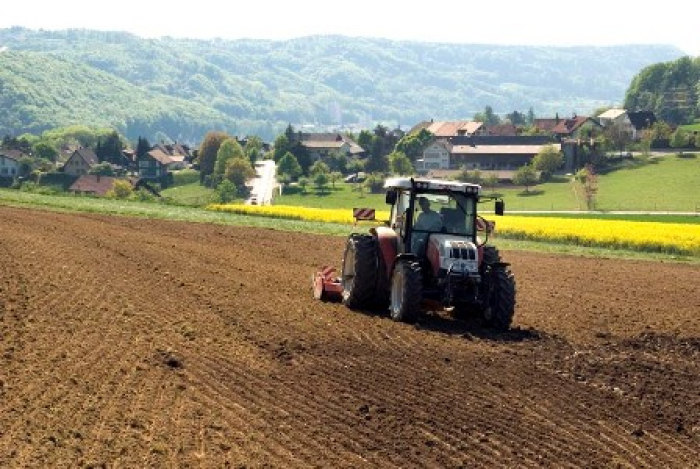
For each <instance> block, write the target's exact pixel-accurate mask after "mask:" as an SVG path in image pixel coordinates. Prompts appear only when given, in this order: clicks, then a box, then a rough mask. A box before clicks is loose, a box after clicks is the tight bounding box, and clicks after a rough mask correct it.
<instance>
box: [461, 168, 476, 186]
mask: <svg viewBox="0 0 700 469" xmlns="http://www.w3.org/2000/svg"><path fill="white" fill-rule="evenodd" d="M457 179H458V180H459V181H461V182H469V183H471V184H481V171H479V170H478V169H475V170H474V171H469V170H468V169H467V167H466V166H462V170H461V171H460V172H459V174H458V175H457Z"/></svg>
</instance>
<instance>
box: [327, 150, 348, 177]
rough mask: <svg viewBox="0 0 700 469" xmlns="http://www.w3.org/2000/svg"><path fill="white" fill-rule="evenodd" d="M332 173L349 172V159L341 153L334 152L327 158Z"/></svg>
mask: <svg viewBox="0 0 700 469" xmlns="http://www.w3.org/2000/svg"><path fill="white" fill-rule="evenodd" d="M327 161H328V167H329V168H330V169H331V171H339V172H341V173H343V174H345V173H346V172H347V170H348V157H347V156H346V155H345V154H343V153H342V152H339V151H332V152H330V154H329V155H328V158H327Z"/></svg>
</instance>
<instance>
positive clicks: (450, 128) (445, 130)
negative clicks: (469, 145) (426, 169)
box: [408, 121, 484, 138]
mask: <svg viewBox="0 0 700 469" xmlns="http://www.w3.org/2000/svg"><path fill="white" fill-rule="evenodd" d="M422 129H425V130H427V131H428V132H430V133H431V134H433V135H435V138H449V137H471V136H473V135H479V134H481V133H482V131H483V129H484V124H483V123H482V122H477V121H424V122H421V123H419V124H417V125H414V126H413V128H411V130H409V131H408V133H409V134H415V133H418V132H420V131H421V130H422Z"/></svg>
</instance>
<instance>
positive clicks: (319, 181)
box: [314, 172, 328, 193]
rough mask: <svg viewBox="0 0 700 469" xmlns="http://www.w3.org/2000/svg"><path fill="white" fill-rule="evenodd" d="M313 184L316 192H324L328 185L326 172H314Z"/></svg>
mask: <svg viewBox="0 0 700 469" xmlns="http://www.w3.org/2000/svg"><path fill="white" fill-rule="evenodd" d="M314 185H315V186H316V191H317V192H319V193H321V192H325V191H326V187H327V186H328V173H324V172H318V173H316V174H314Z"/></svg>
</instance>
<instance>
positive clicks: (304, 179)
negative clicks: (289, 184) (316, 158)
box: [298, 177, 310, 194]
mask: <svg viewBox="0 0 700 469" xmlns="http://www.w3.org/2000/svg"><path fill="white" fill-rule="evenodd" d="M309 182H310V181H309V178H307V177H300V178H299V181H298V184H299V187H301V192H302V193H304V194H306V187H307V186H308V185H309Z"/></svg>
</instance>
